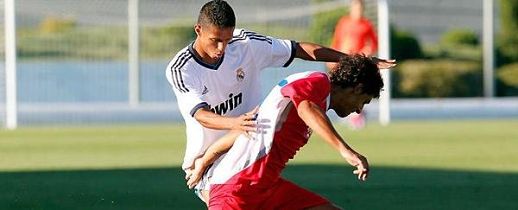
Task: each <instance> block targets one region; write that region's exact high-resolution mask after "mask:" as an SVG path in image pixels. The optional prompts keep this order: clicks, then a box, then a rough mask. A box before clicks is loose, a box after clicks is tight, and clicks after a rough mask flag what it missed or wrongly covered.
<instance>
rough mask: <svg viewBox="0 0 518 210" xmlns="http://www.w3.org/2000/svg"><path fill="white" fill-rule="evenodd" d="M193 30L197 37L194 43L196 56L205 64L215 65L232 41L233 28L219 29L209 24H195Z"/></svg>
mask: <svg viewBox="0 0 518 210" xmlns="http://www.w3.org/2000/svg"><path fill="white" fill-rule="evenodd" d="M194 30H195V31H196V34H197V35H198V37H197V38H196V42H195V48H196V51H197V52H198V54H200V56H201V57H202V59H203V61H205V62H208V63H217V62H218V61H219V59H220V58H221V57H223V54H224V53H225V48H226V47H227V44H228V43H229V42H230V41H231V40H232V35H233V33H234V27H226V28H220V27H217V26H214V25H210V24H207V25H205V24H203V25H202V24H196V25H195V26H194Z"/></svg>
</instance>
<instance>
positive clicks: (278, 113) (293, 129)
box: [210, 72, 329, 187]
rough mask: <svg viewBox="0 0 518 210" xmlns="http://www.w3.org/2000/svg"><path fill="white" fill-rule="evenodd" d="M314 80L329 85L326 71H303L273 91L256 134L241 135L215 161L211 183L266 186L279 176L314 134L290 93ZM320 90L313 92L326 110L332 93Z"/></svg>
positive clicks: (259, 121)
mask: <svg viewBox="0 0 518 210" xmlns="http://www.w3.org/2000/svg"><path fill="white" fill-rule="evenodd" d="M311 80H319V81H320V82H323V84H324V85H318V84H316V85H314V86H315V87H317V86H325V84H326V83H327V84H328V85H329V82H328V78H327V76H326V75H325V74H324V73H321V72H303V73H298V74H294V75H291V76H289V77H288V78H286V79H285V80H283V81H281V82H280V83H279V85H277V86H276V87H275V88H274V89H273V90H272V91H271V92H270V94H269V95H268V96H267V97H266V99H265V101H264V102H263V103H262V105H261V107H260V109H259V113H258V117H257V123H258V131H257V133H254V134H252V135H251V136H246V135H241V136H240V137H238V139H237V140H236V141H235V143H234V145H233V146H232V148H231V149H230V150H229V151H228V153H227V154H226V155H225V156H224V157H222V158H220V159H219V160H218V161H217V162H216V163H215V164H214V168H213V172H212V177H211V178H210V182H211V184H237V183H243V182H249V183H250V184H255V185H264V186H265V187H267V186H268V185H269V184H271V183H273V182H275V180H277V179H278V178H279V177H280V174H281V172H282V170H283V169H284V168H285V167H286V163H287V162H288V160H289V159H292V158H293V156H294V155H295V154H296V152H297V151H298V150H299V149H300V148H301V147H302V146H304V145H305V144H306V143H307V140H308V138H309V136H310V134H311V131H310V129H309V128H308V127H307V125H306V124H305V123H304V122H303V121H302V119H300V117H299V116H298V113H297V110H296V108H295V106H296V102H294V100H293V97H292V96H290V94H291V93H289V92H290V91H292V90H293V89H296V88H298V87H299V86H300V87H302V86H307V82H312V81H311ZM302 88H304V87H302ZM319 88H320V87H319ZM323 89H325V87H324V88H323ZM319 90H320V89H319ZM309 91H311V90H309ZM318 92H319V91H318V90H315V91H314V92H313V94H317V95H318V94H322V97H320V98H323V99H324V100H322V101H321V102H322V103H319V104H318V105H320V106H322V108H323V109H325V108H326V105H327V104H326V102H327V101H326V100H325V99H327V96H328V95H329V92H328V90H327V92H326V91H320V93H318ZM308 94H312V93H311V92H308Z"/></svg>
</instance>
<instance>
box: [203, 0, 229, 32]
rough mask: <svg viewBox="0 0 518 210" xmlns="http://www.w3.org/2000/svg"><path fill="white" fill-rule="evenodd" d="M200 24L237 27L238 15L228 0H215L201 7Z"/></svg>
mask: <svg viewBox="0 0 518 210" xmlns="http://www.w3.org/2000/svg"><path fill="white" fill-rule="evenodd" d="M198 24H200V25H213V26H217V27H219V28H228V27H235V26H236V15H235V14H234V10H232V7H231V6H230V5H229V4H228V3H227V2H226V1H223V0H213V1H209V2H207V3H205V5H203V6H202V7H201V10H200V14H199V16H198Z"/></svg>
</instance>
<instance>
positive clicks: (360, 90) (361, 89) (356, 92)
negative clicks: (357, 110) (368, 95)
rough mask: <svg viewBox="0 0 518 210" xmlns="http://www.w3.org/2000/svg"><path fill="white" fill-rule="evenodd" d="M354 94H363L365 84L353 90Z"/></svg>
mask: <svg viewBox="0 0 518 210" xmlns="http://www.w3.org/2000/svg"><path fill="white" fill-rule="evenodd" d="M353 93H354V94H357V95H359V94H362V93H363V84H361V83H360V84H358V85H356V86H355V87H354V88H353Z"/></svg>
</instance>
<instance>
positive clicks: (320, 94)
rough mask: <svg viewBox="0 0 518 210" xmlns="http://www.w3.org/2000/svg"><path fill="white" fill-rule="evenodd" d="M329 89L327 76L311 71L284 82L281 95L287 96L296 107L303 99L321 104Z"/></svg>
mask: <svg viewBox="0 0 518 210" xmlns="http://www.w3.org/2000/svg"><path fill="white" fill-rule="evenodd" d="M330 91H331V84H330V82H329V78H328V77H327V75H326V74H325V73H322V72H315V73H311V74H310V75H308V76H307V77H305V78H302V79H298V80H295V81H293V82H291V83H288V84H286V85H285V86H284V87H282V89H281V93H282V95H283V96H284V97H289V98H290V99H291V101H292V102H293V104H294V105H295V107H298V106H299V104H300V102H302V101H304V100H309V101H311V102H313V103H316V104H321V103H322V102H325V101H326V99H327V97H328V96H329V93H330Z"/></svg>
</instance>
